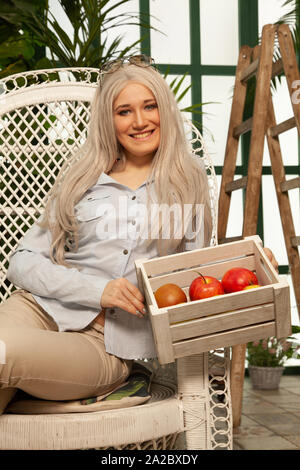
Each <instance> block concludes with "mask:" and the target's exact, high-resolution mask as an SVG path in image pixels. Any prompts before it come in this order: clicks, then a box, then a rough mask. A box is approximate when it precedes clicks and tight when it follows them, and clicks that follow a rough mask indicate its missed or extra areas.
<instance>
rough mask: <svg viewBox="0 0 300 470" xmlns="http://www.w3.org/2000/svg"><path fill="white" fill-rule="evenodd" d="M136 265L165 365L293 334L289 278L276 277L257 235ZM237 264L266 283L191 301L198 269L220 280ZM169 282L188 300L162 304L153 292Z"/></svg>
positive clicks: (157, 346)
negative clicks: (191, 292)
mask: <svg viewBox="0 0 300 470" xmlns="http://www.w3.org/2000/svg"><path fill="white" fill-rule="evenodd" d="M135 265H136V273H137V279H138V284H139V288H140V290H141V291H142V292H143V293H144V295H145V300H146V305H147V308H148V314H149V315H150V319H151V323H152V328H153V334H154V339H155V343H156V348H157V354H158V360H159V362H160V363H161V364H166V363H170V362H174V361H175V359H176V358H179V357H185V356H191V355H193V354H198V353H201V352H205V351H209V350H212V349H217V348H223V347H228V346H234V345H236V344H245V343H247V342H248V341H254V340H258V339H262V338H266V337H269V336H276V337H277V338H282V337H286V336H288V335H289V334H290V333H291V311H290V292H289V285H288V282H287V279H286V277H285V276H280V277H279V276H278V274H277V272H276V271H275V269H274V268H273V266H272V264H271V263H270V261H269V259H268V258H267V257H266V255H265V253H264V251H263V249H262V243H261V240H260V238H259V237H258V236H253V237H246V238H244V239H243V240H241V241H237V242H232V243H226V244H223V245H218V246H215V247H209V248H203V249H198V250H192V251H187V252H184V253H177V254H174V255H169V256H163V257H159V258H152V259H140V260H137V261H136V262H135ZM235 266H239V267H245V268H248V269H250V270H251V271H254V272H255V273H256V276H257V278H258V281H259V284H260V285H261V286H262V287H259V288H257V289H250V290H246V291H240V292H234V293H231V294H225V295H221V296H216V297H211V298H208V299H202V300H197V301H190V300H189V296H188V290H189V286H190V284H191V282H192V281H193V279H195V278H196V277H198V274H197V273H196V272H195V271H197V270H198V271H201V273H202V274H203V275H208V276H214V277H216V278H218V279H219V280H220V279H221V278H222V276H223V274H224V273H225V272H226V271H227V270H228V269H230V268H232V267H235ZM166 283H174V284H177V285H178V286H180V287H181V288H182V289H183V290H184V291H185V293H186V295H187V298H188V302H187V303H182V304H179V305H174V306H172V307H167V308H158V306H157V303H156V300H155V297H154V292H155V291H156V289H158V287H160V286H161V285H163V284H166Z"/></svg>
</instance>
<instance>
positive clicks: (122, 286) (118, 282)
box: [100, 277, 146, 318]
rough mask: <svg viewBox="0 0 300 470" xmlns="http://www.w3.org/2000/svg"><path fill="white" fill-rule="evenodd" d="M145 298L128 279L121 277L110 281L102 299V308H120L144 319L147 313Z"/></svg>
mask: <svg viewBox="0 0 300 470" xmlns="http://www.w3.org/2000/svg"><path fill="white" fill-rule="evenodd" d="M143 302H144V296H143V294H142V293H141V292H140V290H139V289H138V288H137V287H136V286H135V285H134V284H132V283H131V282H130V281H128V279H126V278H124V277H120V278H118V279H113V280H112V281H108V283H107V284H106V286H105V288H104V290H103V292H102V297H101V301H100V304H101V307H102V308H110V307H119V308H122V309H123V310H126V312H128V313H131V314H132V315H136V316H138V317H140V318H143V316H144V314H145V313H146V310H145V306H144V303H143Z"/></svg>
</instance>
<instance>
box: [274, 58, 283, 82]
mask: <svg viewBox="0 0 300 470" xmlns="http://www.w3.org/2000/svg"><path fill="white" fill-rule="evenodd" d="M282 71H283V64H282V60H281V59H278V60H276V62H273V65H272V78H274V77H276V76H277V75H280V74H281V72H282Z"/></svg>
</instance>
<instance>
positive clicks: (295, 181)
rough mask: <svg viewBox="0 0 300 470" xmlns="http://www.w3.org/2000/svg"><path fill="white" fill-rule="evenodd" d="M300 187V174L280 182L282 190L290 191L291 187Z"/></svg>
mask: <svg viewBox="0 0 300 470" xmlns="http://www.w3.org/2000/svg"><path fill="white" fill-rule="evenodd" d="M295 188H300V176H297V177H296V178H292V179H290V180H285V181H282V182H281V183H280V189H281V191H282V192H285V191H289V190H290V189H295Z"/></svg>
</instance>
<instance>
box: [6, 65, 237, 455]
mask: <svg viewBox="0 0 300 470" xmlns="http://www.w3.org/2000/svg"><path fill="white" fill-rule="evenodd" d="M98 80H99V70H97V69H89V68H84V69H78V68H76V69H75V68H73V69H51V70H41V71H32V72H26V73H22V74H17V75H13V76H10V77H8V78H6V79H5V80H3V81H2V82H1V84H0V92H1V94H0V103H1V111H0V116H1V122H0V168H1V172H0V175H1V179H0V184H1V190H2V193H1V208H0V217H1V227H2V229H3V239H2V245H1V253H0V255H1V257H0V275H1V292H0V300H1V301H3V300H5V299H6V298H7V297H8V296H9V295H10V293H11V291H12V290H13V289H14V286H12V285H11V283H10V282H9V281H8V280H7V279H6V270H7V267H8V261H9V257H10V254H11V253H12V251H13V250H14V248H15V246H16V244H17V243H18V242H19V241H20V239H21V238H22V237H23V235H24V233H25V231H26V230H27V229H28V227H30V225H31V224H32V223H33V222H34V221H35V220H36V219H37V218H38V217H39V215H40V213H41V212H42V210H43V206H44V202H45V198H46V195H47V193H48V191H49V189H50V188H51V186H52V184H53V182H54V179H55V176H56V175H57V172H58V170H59V168H60V166H61V164H62V163H63V162H64V161H65V160H66V159H68V157H69V155H70V154H71V153H72V151H73V150H75V149H76V148H77V147H78V146H80V145H81V144H82V142H83V141H84V139H85V136H86V131H87V123H88V120H89V113H90V101H91V100H92V97H93V94H94V91H95V88H96V86H97V82H98ZM186 124H187V132H188V133H189V134H188V135H189V139H190V142H191V148H192V150H193V152H195V153H197V154H198V155H199V156H200V157H201V158H202V159H203V161H204V163H205V165H206V168H207V172H208V175H209V181H210V189H211V208H212V215H213V220H214V232H213V238H212V244H216V240H217V228H216V225H217V184H216V177H215V172H214V168H213V165H212V162H211V160H210V157H209V155H208V153H207V151H206V149H205V146H204V142H203V140H202V137H201V135H200V133H199V132H198V131H197V129H196V128H195V127H194V126H193V125H192V124H191V123H190V122H189V121H186ZM176 362H177V374H176V368H175V364H171V365H168V366H160V367H158V368H157V372H156V374H155V377H154V379H153V382H152V386H151V395H152V398H151V399H150V401H148V402H147V403H146V404H144V405H140V406H136V407H132V408H123V409H118V410H111V411H100V412H91V413H71V414H42V415H28V414H26V415H23V414H8V413H7V414H3V415H2V416H0V449H89V448H98V449H108V448H114V449H173V448H174V446H175V448H180V445H179V447H178V441H177V444H175V441H176V438H177V436H178V435H179V434H180V435H181V436H184V434H182V433H183V432H184V431H185V439H186V441H185V442H184V441H181V442H182V443H181V448H187V449H220V448H221V449H224V448H225V449H232V418H231V401H230V387H229V363H230V358H229V350H228V349H224V350H220V351H217V352H216V351H214V352H209V353H208V352H207V353H205V354H199V355H195V356H191V357H186V358H182V359H178V360H177V361H176ZM154 365H155V364H154ZM174 371H175V373H174ZM176 375H177V377H176ZM220 384H221V386H220ZM220 395H222V399H220ZM176 446H177V447H176ZM185 446H186V447H185Z"/></svg>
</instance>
